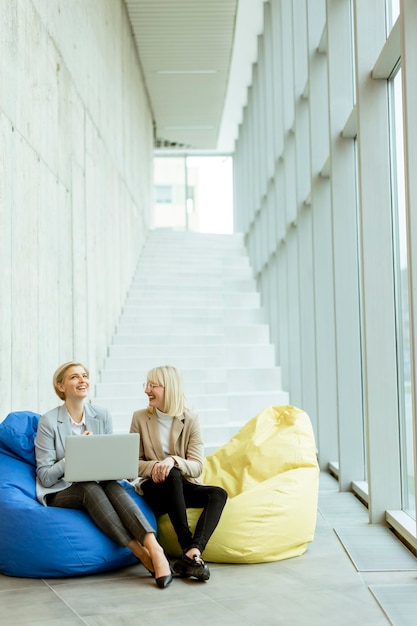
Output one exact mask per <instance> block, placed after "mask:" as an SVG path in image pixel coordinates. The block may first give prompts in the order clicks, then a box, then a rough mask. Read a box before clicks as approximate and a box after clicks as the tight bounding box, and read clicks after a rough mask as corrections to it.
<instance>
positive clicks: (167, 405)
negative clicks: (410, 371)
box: [147, 365, 185, 417]
mask: <svg viewBox="0 0 417 626" xmlns="http://www.w3.org/2000/svg"><path fill="white" fill-rule="evenodd" d="M147 379H148V382H150V383H156V384H158V385H162V386H163V387H164V389H165V401H164V413H166V414H167V415H172V417H178V416H180V415H182V414H183V413H184V410H185V397H184V386H183V382H182V376H181V374H180V372H179V371H178V370H177V368H176V367H174V366H173V365H161V366H159V367H154V368H152V369H151V370H149V372H148V375H147Z"/></svg>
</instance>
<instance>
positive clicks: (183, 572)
mask: <svg viewBox="0 0 417 626" xmlns="http://www.w3.org/2000/svg"><path fill="white" fill-rule="evenodd" d="M174 572H175V573H176V574H179V575H180V576H182V578H188V577H190V576H193V577H194V578H197V580H202V581H204V580H208V579H209V578H210V570H209V568H208V565H206V563H204V561H203V559H202V558H201V556H199V555H198V554H195V555H194V557H193V558H192V559H190V558H189V557H188V556H186V555H185V554H183V555H182V556H181V558H180V559H178V561H175V563H174Z"/></svg>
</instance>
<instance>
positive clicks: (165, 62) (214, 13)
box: [125, 0, 264, 153]
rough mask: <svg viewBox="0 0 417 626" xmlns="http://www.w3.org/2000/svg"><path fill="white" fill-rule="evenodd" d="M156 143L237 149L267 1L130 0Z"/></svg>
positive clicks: (185, 147)
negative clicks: (235, 142) (236, 142)
mask: <svg viewBox="0 0 417 626" xmlns="http://www.w3.org/2000/svg"><path fill="white" fill-rule="evenodd" d="M125 2H126V6H127V10H128V15H129V19H130V22H131V25H132V31H133V35H134V38H135V41H136V46H137V49H138V54H139V58H140V62H141V65H142V69H143V74H144V78H145V82H146V87H147V90H148V94H149V99H150V103H151V108H152V112H153V117H154V124H155V146H156V147H157V148H163V149H174V150H181V151H199V152H223V153H225V152H232V151H233V146H234V141H235V139H236V137H237V128H238V125H239V123H240V121H241V115H242V109H243V107H244V105H245V103H246V94H247V87H248V85H249V84H250V82H251V77H252V65H253V63H254V62H255V61H256V54H257V35H258V33H259V32H261V30H262V15H263V10H262V9H263V2H264V0H125Z"/></svg>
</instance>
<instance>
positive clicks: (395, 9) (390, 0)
mask: <svg viewBox="0 0 417 626" xmlns="http://www.w3.org/2000/svg"><path fill="white" fill-rule="evenodd" d="M386 2H387V4H386V6H387V17H388V26H389V29H390V30H391V28H392V27H393V26H394V24H395V22H396V21H397V17H398V16H399V14H400V0H386Z"/></svg>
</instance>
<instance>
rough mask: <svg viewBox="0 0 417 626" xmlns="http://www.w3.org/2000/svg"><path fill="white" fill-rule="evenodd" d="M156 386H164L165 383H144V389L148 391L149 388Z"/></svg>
mask: <svg viewBox="0 0 417 626" xmlns="http://www.w3.org/2000/svg"><path fill="white" fill-rule="evenodd" d="M154 387H163V385H159V384H158V383H150V382H146V383H143V391H146V390H147V389H153V388H154Z"/></svg>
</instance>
